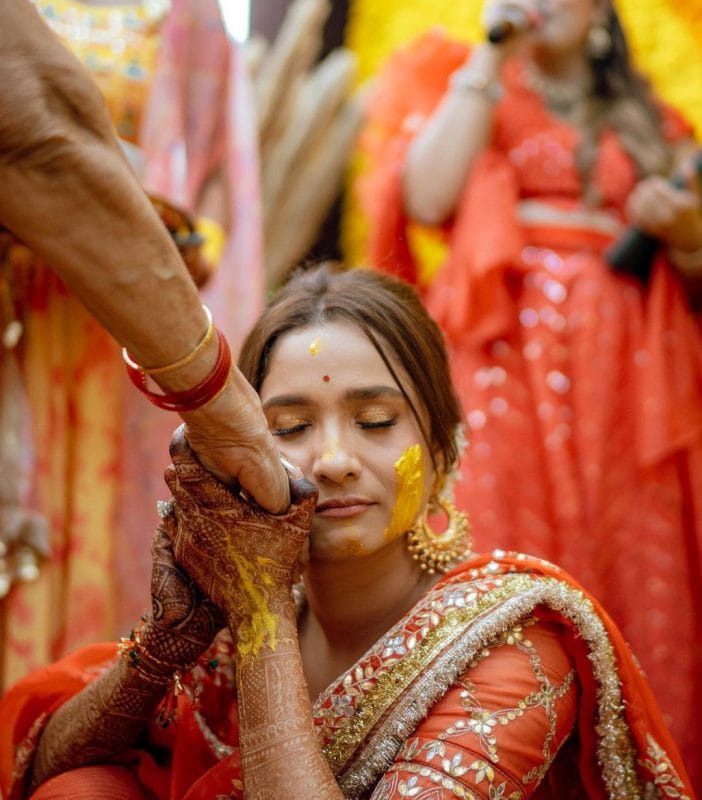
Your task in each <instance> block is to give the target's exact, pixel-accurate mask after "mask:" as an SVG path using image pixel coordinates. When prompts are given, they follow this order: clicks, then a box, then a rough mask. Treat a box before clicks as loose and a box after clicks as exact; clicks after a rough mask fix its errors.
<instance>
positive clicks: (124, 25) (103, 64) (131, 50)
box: [34, 0, 169, 143]
mask: <svg viewBox="0 0 702 800" xmlns="http://www.w3.org/2000/svg"><path fill="white" fill-rule="evenodd" d="M34 2H35V5H36V6H37V9H38V10H39V13H40V14H41V15H42V16H43V17H44V19H45V20H46V21H47V22H48V23H49V25H50V26H51V27H52V28H53V30H54V31H55V32H56V33H57V34H58V36H59V38H60V39H61V40H62V41H63V42H64V44H66V45H67V46H68V47H69V48H70V49H71V50H72V51H73V52H74V53H75V55H76V56H78V58H79V59H80V61H81V62H82V63H83V64H84V65H85V66H86V67H87V68H88V69H89V70H90V72H91V73H92V75H93V78H94V79H95V81H96V83H97V85H98V87H99V88H100V91H101V92H102V95H103V97H104V98H105V101H106V102H107V106H108V108H109V110H110V117H111V118H112V122H113V124H114V126H115V128H116V129H117V133H118V134H119V135H120V136H121V137H122V138H123V139H126V140H127V141H129V142H132V143H136V140H137V134H138V131H139V123H140V121H141V114H142V111H143V109H144V106H145V104H146V99H147V95H148V92H149V86H150V80H151V76H152V75H153V72H154V68H155V65H156V56H157V53H158V47H159V44H160V35H159V31H160V25H159V22H160V20H161V19H162V17H163V14H164V13H165V11H166V10H167V9H168V6H169V3H168V1H167V0H158V2H151V3H144V4H142V3H134V4H129V5H120V4H114V5H105V6H102V5H101V6H92V5H89V4H86V3H82V2H80V0H34Z"/></svg>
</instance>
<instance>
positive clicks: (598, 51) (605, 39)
mask: <svg viewBox="0 0 702 800" xmlns="http://www.w3.org/2000/svg"><path fill="white" fill-rule="evenodd" d="M611 52H612V34H611V33H610V32H609V30H608V29H607V27H606V26H605V25H604V24H603V23H601V22H598V23H595V24H594V25H593V26H592V27H591V28H590V30H589V31H588V34H587V53H588V55H589V56H590V58H593V59H595V61H603V60H604V59H605V58H607V57H608V56H609V54H610V53H611Z"/></svg>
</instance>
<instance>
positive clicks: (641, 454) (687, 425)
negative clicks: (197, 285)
mask: <svg viewBox="0 0 702 800" xmlns="http://www.w3.org/2000/svg"><path fill="white" fill-rule="evenodd" d="M466 52H467V51H466V48H465V47H464V46H463V45H461V44H458V43H455V42H451V41H448V40H446V39H445V38H443V36H442V35H441V34H439V33H431V34H428V35H426V36H425V37H424V38H422V39H421V40H419V41H418V42H416V43H415V44H413V45H412V46H410V47H409V48H407V49H406V50H404V51H402V52H400V53H398V54H397V55H396V56H395V57H394V58H393V59H391V60H390V62H389V65H388V67H387V68H386V71H385V73H384V75H381V77H380V79H379V83H378V85H377V88H376V90H375V95H374V97H373V98H372V101H371V104H370V109H369V120H368V123H367V127H366V130H365V133H364V139H363V149H364V153H365V156H366V159H367V163H366V172H365V174H363V175H362V176H361V178H360V181H359V184H358V188H359V191H360V194H361V200H362V202H363V205H364V207H365V210H366V213H367V216H368V218H369V222H370V226H371V235H370V261H371V263H372V265H373V266H374V267H375V268H378V269H382V270H384V271H388V272H391V273H394V274H398V275H400V276H402V277H404V278H406V279H408V280H410V281H412V282H415V283H418V282H419V283H420V284H421V281H420V280H419V278H420V277H421V274H420V264H419V262H420V255H419V253H420V251H419V249H418V247H417V241H418V239H417V236H416V233H417V232H416V230H415V229H413V224H412V223H410V222H409V221H408V220H407V218H406V217H405V214H404V210H403V203H402V197H401V172H402V165H403V161H404V157H405V153H406V151H407V147H408V145H409V143H410V142H411V140H412V138H413V136H414V135H416V132H417V130H418V129H419V128H420V127H421V125H422V121H423V120H424V119H426V117H427V116H428V115H429V114H430V113H431V111H432V110H433V108H434V107H435V106H436V104H437V103H438V101H439V100H440V98H441V97H442V95H443V93H444V92H445V90H446V86H447V80H448V76H449V75H450V73H451V72H452V71H453V70H454V69H456V68H457V67H459V66H460V65H461V63H462V62H463V60H464V59H465V57H466ZM503 77H504V83H505V89H506V92H505V96H504V97H503V99H502V100H501V102H500V103H499V104H498V105H497V107H496V110H495V119H494V128H493V136H492V142H491V146H490V147H489V149H487V150H486V151H485V152H484V153H483V154H482V155H481V156H479V158H478V160H477V162H476V163H475V165H474V167H473V170H472V174H471V176H470V180H469V182H468V184H467V186H466V189H465V192H464V194H463V196H462V199H461V201H460V204H459V207H458V208H457V210H456V212H455V216H454V217H453V219H451V220H450V221H449V222H448V223H447V224H446V226H445V227H444V228H443V230H442V231H441V232H440V233H441V235H442V236H443V238H444V240H445V242H446V243H447V246H448V256H447V258H446V261H445V262H444V264H443V267H442V268H441V270H440V271H439V273H438V274H437V275H436V277H435V278H434V280H433V281H432V282H431V283H429V285H424V286H423V287H421V288H422V290H423V291H424V296H425V300H426V303H427V305H428V308H429V309H430V311H431V312H432V314H433V315H434V316H435V318H436V319H437V320H438V322H439V323H440V325H441V326H442V328H443V329H444V331H445V333H446V334H447V340H448V345H449V351H450V358H451V364H452V371H453V376H454V381H455V384H456V386H457V389H458V392H459V396H460V397H461V400H462V403H463V407H464V410H465V414H466V417H467V422H468V427H469V437H468V438H469V440H470V443H469V447H468V450H467V454H466V456H465V459H464V461H463V464H462V471H461V473H462V474H461V480H460V481H459V482H458V484H457V486H456V494H457V498H458V501H459V504H460V505H461V506H462V507H464V508H466V509H468V510H469V512H470V515H471V517H472V520H473V526H474V531H475V538H476V542H477V545H478V547H479V548H480V549H488V548H490V547H494V546H495V544H497V543H499V544H500V545H506V546H507V547H509V548H510V549H515V550H521V551H525V552H529V553H534V554H536V555H538V556H541V557H543V558H548V559H549V560H551V561H554V562H556V563H558V564H561V565H562V566H563V567H564V568H565V569H567V570H568V571H569V572H571V573H572V574H573V575H575V576H576V577H577V578H578V580H580V581H581V582H582V583H583V584H584V585H585V586H587V588H588V589H589V590H590V591H592V592H593V594H595V596H597V597H598V598H599V599H600V600H601V602H602V603H603V605H604V606H605V607H606V608H607V609H608V611H609V612H610V613H611V614H612V616H613V618H614V619H615V620H616V622H617V624H618V625H619V626H620V627H621V629H622V632H623V634H624V636H625V638H626V640H627V641H628V642H629V643H630V644H631V646H632V648H633V649H634V652H635V653H636V654H637V656H638V658H639V659H640V660H641V663H642V664H643V667H644V669H645V670H646V673H647V675H648V677H649V680H650V682H651V685H652V687H653V689H654V691H655V693H656V696H657V697H658V698H659V701H660V703H661V706H662V708H663V709H664V711H665V712H666V715H667V716H668V719H669V720H670V724H671V726H672V730H673V733H674V735H675V737H676V739H677V740H678V742H679V743H680V746H681V749H682V752H683V755H684V756H685V758H686V759H687V762H686V763H688V764H689V767H690V769H691V771H694V770H693V765H694V764H696V763H699V754H700V752H702V717H701V716H700V714H699V708H700V706H701V705H702V684H700V680H699V676H700V675H702V575H701V570H700V563H701V562H700V551H701V549H702V337H701V335H700V329H699V324H698V320H696V318H695V316H694V315H693V314H692V313H691V312H690V311H689V310H688V308H687V305H686V300H685V297H684V296H683V292H682V291H681V287H680V285H679V283H678V281H677V279H676V276H675V274H674V271H673V270H672V268H671V267H670V265H669V264H667V263H666V261H665V260H664V258H663V257H659V258H658V260H657V262H656V264H655V266H654V269H653V274H652V276H651V279H650V283H649V285H648V286H646V287H645V286H643V285H641V284H640V283H638V282H637V281H636V280H634V279H633V278H630V277H627V276H623V275H619V274H613V273H612V272H611V271H610V269H609V268H608V266H607V264H606V263H605V261H604V260H603V256H602V254H603V250H604V249H605V247H606V246H607V245H608V244H609V243H610V242H611V241H612V239H611V236H610V235H608V234H607V233H604V232H602V231H601V230H599V229H597V230H596V229H594V228H593V229H589V228H585V227H577V226H576V225H573V226H568V225H563V226H559V227H557V226H555V225H550V226H549V225H544V224H541V225H536V224H529V225H527V224H520V222H519V221H518V217H517V204H518V203H520V202H522V201H527V200H537V201H540V202H542V203H548V204H550V205H551V206H554V207H556V208H557V209H560V210H561V211H565V212H568V211H571V210H578V209H583V205H582V201H581V197H582V186H581V182H580V178H579V175H578V172H577V169H576V165H575V161H574V153H575V149H576V147H577V142H578V136H577V132H576V131H575V130H574V129H573V128H572V127H571V126H569V125H567V124H565V123H564V122H562V121H559V120H558V119H556V118H554V117H553V116H552V115H551V114H550V113H549V112H548V110H547V109H546V107H545V106H544V104H543V101H542V100H541V98H540V97H539V96H538V95H537V94H536V93H535V92H534V91H533V90H531V89H530V88H529V87H528V86H527V85H526V84H525V83H524V82H523V81H522V72H521V69H520V65H519V64H518V63H512V64H508V65H507V67H506V70H505V73H504V76H503ZM663 121H664V126H665V132H666V134H667V136H668V137H669V139H670V140H671V141H673V140H675V139H678V138H682V137H687V136H689V135H690V131H689V128H688V127H687V125H686V124H685V123H684V122H683V121H682V120H681V119H680V118H679V116H678V115H677V114H675V113H674V112H673V111H671V110H668V109H663ZM593 180H594V183H595V186H596V188H597V190H598V191H599V195H600V196H601V209H600V211H606V212H608V213H609V215H611V218H612V219H613V220H617V221H619V222H620V223H622V222H623V221H624V220H623V208H624V203H625V199H626V197H627V195H628V193H629V191H630V190H631V188H632V187H633V185H634V183H635V180H636V173H635V169H634V166H633V164H632V162H631V161H630V159H629V158H628V156H627V155H626V154H625V153H624V151H623V150H622V148H621V146H620V144H619V142H618V140H617V137H616V135H615V133H614V132H613V131H606V132H605V134H604V136H603V138H602V141H601V146H600V151H599V155H598V160H597V163H596V165H595V168H594V175H593ZM700 777H702V775H701V776H700Z"/></svg>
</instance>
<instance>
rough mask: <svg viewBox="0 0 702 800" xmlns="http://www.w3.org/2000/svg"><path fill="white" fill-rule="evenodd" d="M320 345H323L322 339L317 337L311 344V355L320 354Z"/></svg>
mask: <svg viewBox="0 0 702 800" xmlns="http://www.w3.org/2000/svg"><path fill="white" fill-rule="evenodd" d="M320 345H321V341H320V340H319V339H315V340H314V341H313V342H312V343H311V344H310V355H312V356H316V355H318V353H319V348H320Z"/></svg>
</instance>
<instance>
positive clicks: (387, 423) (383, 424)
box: [357, 417, 397, 430]
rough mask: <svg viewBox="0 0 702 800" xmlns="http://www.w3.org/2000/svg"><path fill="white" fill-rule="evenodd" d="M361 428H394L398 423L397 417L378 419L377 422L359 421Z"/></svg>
mask: <svg viewBox="0 0 702 800" xmlns="http://www.w3.org/2000/svg"><path fill="white" fill-rule="evenodd" d="M357 424H358V426H359V428H363V430H375V429H377V428H392V427H393V425H395V424H397V418H395V417H393V418H392V419H383V420H378V421H377V422H358V423H357Z"/></svg>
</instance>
